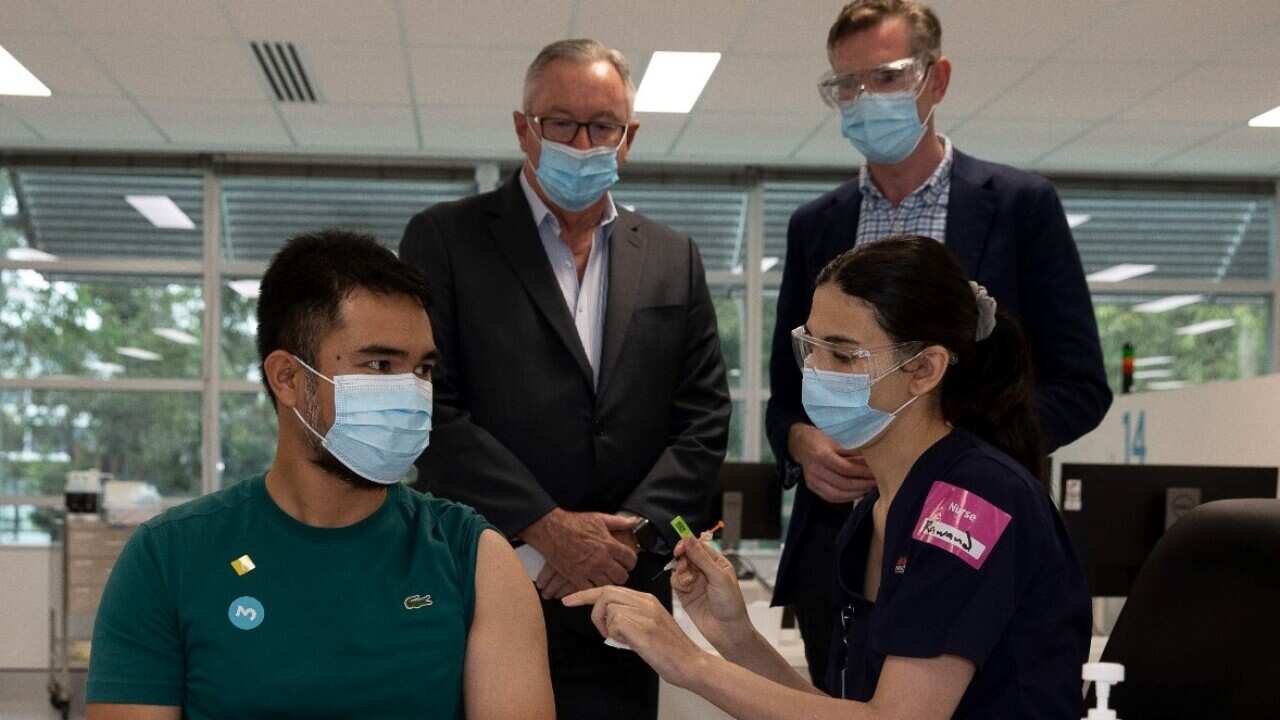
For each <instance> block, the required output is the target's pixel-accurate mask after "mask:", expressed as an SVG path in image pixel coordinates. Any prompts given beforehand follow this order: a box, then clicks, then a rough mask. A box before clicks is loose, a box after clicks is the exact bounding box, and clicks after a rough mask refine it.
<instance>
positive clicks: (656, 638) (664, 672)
mask: <svg viewBox="0 0 1280 720" xmlns="http://www.w3.org/2000/svg"><path fill="white" fill-rule="evenodd" d="M563 602H564V604H565V605H566V606H567V607H579V606H583V605H592V606H594V607H592V609H591V622H593V623H595V626H596V629H597V630H599V631H600V634H601V635H603V636H605V637H606V638H609V639H610V640H613V641H615V642H620V643H624V644H626V645H627V646H628V647H630V648H631V649H632V650H634V651H635V652H636V654H638V655H639V656H640V657H641V659H643V660H644V661H645V662H646V663H648V664H649V666H650V667H652V668H653V669H654V670H655V671H656V672H657V673H658V674H659V675H661V676H662V678H663V679H664V680H666V681H667V682H669V683H671V684H672V685H676V686H679V687H687V686H688V684H689V682H690V680H691V679H692V678H694V677H696V676H697V673H698V668H699V666H700V665H701V664H702V662H703V661H704V660H706V659H707V657H708V655H707V653H705V652H703V651H702V650H700V649H698V646H697V645H694V644H693V641H692V640H690V639H689V636H688V635H685V633H684V631H683V630H681V629H680V626H679V625H677V624H676V620H675V618H673V617H671V613H669V612H667V609H666V608H664V607H662V603H660V602H658V598H656V597H654V596H652V595H650V594H648V593H642V592H636V591H635V590H629V589H627V588H622V587H618V586H616V585H609V586H606V587H599V588H592V589H590V590H583V591H582V592H577V593H574V594H572V595H570V596H569V597H567V598H565V599H564V601H563Z"/></svg>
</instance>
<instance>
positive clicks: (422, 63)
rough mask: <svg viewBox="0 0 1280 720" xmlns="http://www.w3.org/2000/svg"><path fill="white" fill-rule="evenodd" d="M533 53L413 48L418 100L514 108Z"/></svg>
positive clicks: (425, 102) (470, 48)
mask: <svg viewBox="0 0 1280 720" xmlns="http://www.w3.org/2000/svg"><path fill="white" fill-rule="evenodd" d="M533 55H534V54H533V53H529V52H525V51H512V50H493V49H487V48H478V47H460V48H459V47H432V48H424V47H413V48H410V62H411V63H412V64H413V82H414V85H415V87H416V89H417V95H418V102H419V103H421V104H423V105H428V106H436V105H479V106H485V107H493V108H507V109H510V110H515V109H517V108H519V107H520V101H521V92H522V90H523V87H524V71H525V68H526V67H527V66H528V64H529V62H530V61H532V60H533Z"/></svg>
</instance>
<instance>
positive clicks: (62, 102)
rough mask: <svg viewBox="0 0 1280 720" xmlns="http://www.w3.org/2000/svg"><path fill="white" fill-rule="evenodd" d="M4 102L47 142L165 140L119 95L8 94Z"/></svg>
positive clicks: (158, 142) (157, 142) (159, 142)
mask: <svg viewBox="0 0 1280 720" xmlns="http://www.w3.org/2000/svg"><path fill="white" fill-rule="evenodd" d="M4 103H5V105H6V106H8V107H9V108H10V109H11V111H13V112H15V113H17V115H18V116H19V117H21V118H22V119H23V120H25V121H27V123H28V124H30V125H31V126H32V127H34V128H35V129H36V130H37V131H39V132H40V134H41V135H43V136H44V137H45V138H46V139H48V140H49V141H50V142H51V143H55V144H64V145H71V146H76V147H83V146H85V145H86V144H88V143H101V144H102V145H103V146H105V147H107V148H110V147H113V146H114V145H115V144H126V145H136V144H139V143H151V144H154V145H156V146H163V145H164V144H165V139H164V137H163V136H162V135H160V134H159V133H158V132H156V130H155V128H154V127H152V125H151V123H149V122H147V119H146V118H145V117H144V116H143V115H142V113H141V112H139V111H138V108H137V107H136V106H135V105H134V104H133V103H131V102H129V101H128V100H125V99H123V98H91V97H58V96H54V97H47V98H24V97H9V98H5V100H4Z"/></svg>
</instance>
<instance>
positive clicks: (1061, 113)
mask: <svg viewBox="0 0 1280 720" xmlns="http://www.w3.org/2000/svg"><path fill="white" fill-rule="evenodd" d="M1189 69H1190V65H1189V64H1187V63H1180V62H1178V61H1176V60H1170V61H1168V62H1163V63H1158V64H1154V65H1153V64H1152V63H1118V62H1098V63H1090V62H1049V63H1045V64H1043V65H1041V66H1040V67H1038V68H1037V69H1036V70H1035V71H1034V72H1032V73H1031V74H1030V75H1029V76H1027V77H1026V79H1024V80H1023V81H1022V82H1019V83H1018V84H1017V85H1016V86H1014V87H1012V88H1010V89H1009V90H1008V91H1007V92H1005V93H1004V94H1003V95H1001V96H1000V97H999V98H997V99H995V100H994V101H992V102H991V103H989V104H987V105H986V106H985V107H983V108H982V109H981V110H980V111H979V112H978V116H979V117H980V118H992V119H999V120H1009V119H1039V120H1052V119H1056V118H1065V119H1072V120H1094V121H1096V120H1102V119H1104V118H1107V117H1110V116H1112V115H1116V114H1118V113H1119V112H1120V111H1121V110H1123V109H1124V108H1125V107H1127V106H1128V105H1130V104H1132V103H1133V102H1134V100H1135V99H1136V98H1141V97H1143V96H1145V95H1147V94H1149V93H1151V92H1154V91H1156V90H1157V89H1159V88H1161V87H1163V86H1165V85H1167V84H1169V83H1170V82H1171V81H1172V80H1174V78H1176V77H1177V76H1178V75H1179V74H1182V73H1185V72H1186V71H1187V70H1189Z"/></svg>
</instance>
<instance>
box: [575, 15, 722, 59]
mask: <svg viewBox="0 0 1280 720" xmlns="http://www.w3.org/2000/svg"><path fill="white" fill-rule="evenodd" d="M746 13H747V4H746V3H742V2H738V1H737V0H698V2H688V1H687V0H646V2H634V1H633V0H591V1H590V2H584V3H580V4H579V5H578V11H577V27H576V28H575V32H576V34H577V35H579V36H582V37H590V38H594V39H596V40H599V41H600V42H602V43H604V44H606V45H608V46H610V47H617V46H619V45H622V44H626V45H630V46H640V47H649V48H653V49H654V50H686V51H724V50H726V49H728V47H729V43H730V42H731V41H732V40H733V38H734V37H735V36H736V35H737V33H738V29H739V27H740V26H741V24H742V21H743V17H744V15H745V14H746ZM647 60H648V58H647V57H645V58H631V62H632V63H633V64H635V65H636V66H637V70H638V69H639V68H640V67H642V66H643V65H644V63H645V62H647Z"/></svg>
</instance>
